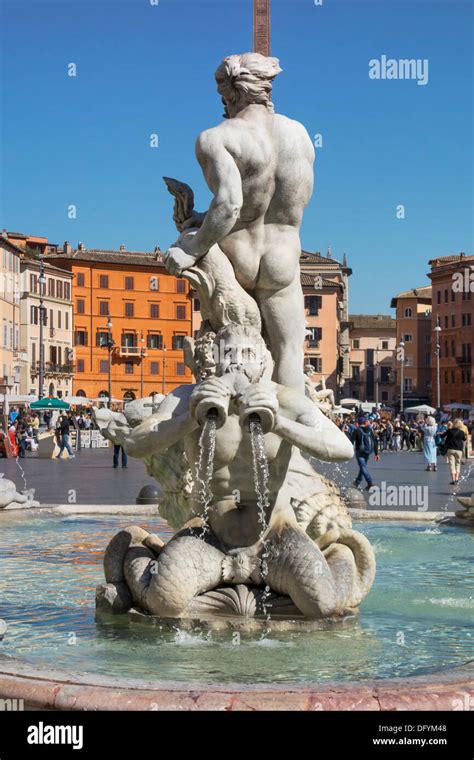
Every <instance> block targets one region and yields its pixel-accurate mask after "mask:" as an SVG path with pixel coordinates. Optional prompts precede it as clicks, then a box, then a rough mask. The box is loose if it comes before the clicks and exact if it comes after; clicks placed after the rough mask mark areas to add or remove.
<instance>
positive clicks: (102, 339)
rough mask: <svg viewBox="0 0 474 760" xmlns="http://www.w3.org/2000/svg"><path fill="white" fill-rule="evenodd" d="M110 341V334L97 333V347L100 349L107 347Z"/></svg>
mask: <svg viewBox="0 0 474 760" xmlns="http://www.w3.org/2000/svg"><path fill="white" fill-rule="evenodd" d="M108 339H109V333H107V332H103V331H102V330H100V331H99V332H98V333H96V336H95V345H96V346H98V347H99V348H104V346H106V345H107V341H108Z"/></svg>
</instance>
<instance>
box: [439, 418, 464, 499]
mask: <svg viewBox="0 0 474 760" xmlns="http://www.w3.org/2000/svg"><path fill="white" fill-rule="evenodd" d="M463 427H464V426H463V423H462V420H460V419H456V420H454V423H453V427H452V428H448V430H447V431H446V433H445V434H444V447H445V449H446V453H447V456H448V464H449V470H450V472H451V483H450V485H452V486H455V485H456V484H457V483H458V482H459V477H460V475H461V462H462V455H463V451H464V445H465V443H466V433H465V432H464V430H463Z"/></svg>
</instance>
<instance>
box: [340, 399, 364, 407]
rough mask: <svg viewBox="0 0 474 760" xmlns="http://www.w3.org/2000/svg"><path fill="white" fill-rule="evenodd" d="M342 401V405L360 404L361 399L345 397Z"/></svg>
mask: <svg viewBox="0 0 474 760" xmlns="http://www.w3.org/2000/svg"><path fill="white" fill-rule="evenodd" d="M340 403H341V406H359V404H360V400H359V399H358V398H343V399H342V401H341V402H340Z"/></svg>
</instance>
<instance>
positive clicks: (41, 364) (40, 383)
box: [38, 257, 46, 399]
mask: <svg viewBox="0 0 474 760" xmlns="http://www.w3.org/2000/svg"><path fill="white" fill-rule="evenodd" d="M38 282H39V296H40V305H39V323H40V324H39V378H38V398H39V399H42V398H43V386H44V340H43V327H44V323H45V314H46V308H45V306H44V304H43V297H44V294H45V293H44V288H45V285H46V277H45V274H44V261H43V258H42V257H41V258H40V273H39V278H38Z"/></svg>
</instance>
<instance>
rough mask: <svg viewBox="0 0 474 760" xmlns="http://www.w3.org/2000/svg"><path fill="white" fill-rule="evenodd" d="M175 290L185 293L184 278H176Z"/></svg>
mask: <svg viewBox="0 0 474 760" xmlns="http://www.w3.org/2000/svg"><path fill="white" fill-rule="evenodd" d="M176 292H177V293H186V280H176Z"/></svg>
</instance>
